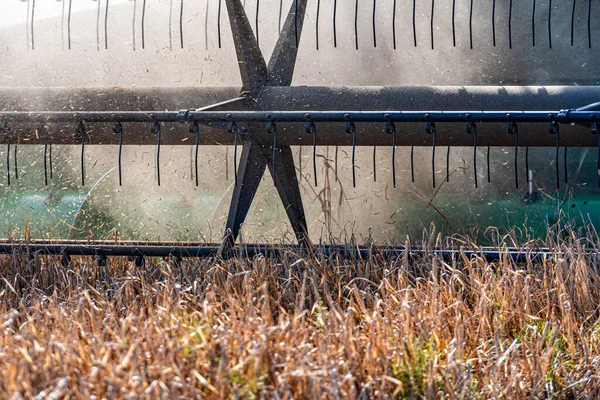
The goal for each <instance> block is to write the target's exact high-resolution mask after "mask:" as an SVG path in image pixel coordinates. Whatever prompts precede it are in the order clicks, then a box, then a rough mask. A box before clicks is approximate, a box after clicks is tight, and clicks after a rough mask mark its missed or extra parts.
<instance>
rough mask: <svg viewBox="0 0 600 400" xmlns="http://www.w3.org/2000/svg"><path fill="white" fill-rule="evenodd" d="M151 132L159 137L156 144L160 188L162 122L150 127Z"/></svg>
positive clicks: (157, 176)
mask: <svg viewBox="0 0 600 400" xmlns="http://www.w3.org/2000/svg"><path fill="white" fill-rule="evenodd" d="M150 131H151V132H152V133H155V134H156V136H157V137H158V140H157V144H156V178H157V182H158V186H160V141H161V136H162V134H161V127H160V122H154V123H152V125H150Z"/></svg>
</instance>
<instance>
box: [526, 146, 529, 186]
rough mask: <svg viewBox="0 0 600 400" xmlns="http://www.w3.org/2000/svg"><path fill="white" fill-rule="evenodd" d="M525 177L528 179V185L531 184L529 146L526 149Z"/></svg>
mask: <svg viewBox="0 0 600 400" xmlns="http://www.w3.org/2000/svg"><path fill="white" fill-rule="evenodd" d="M525 176H526V177H527V183H529V146H526V147H525Z"/></svg>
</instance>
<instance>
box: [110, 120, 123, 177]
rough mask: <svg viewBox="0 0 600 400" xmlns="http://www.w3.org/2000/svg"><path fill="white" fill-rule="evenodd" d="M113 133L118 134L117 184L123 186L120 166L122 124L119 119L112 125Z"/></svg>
mask: <svg viewBox="0 0 600 400" xmlns="http://www.w3.org/2000/svg"><path fill="white" fill-rule="evenodd" d="M112 130H113V133H118V134H119V156H118V158H117V164H118V168H119V186H123V174H122V167H121V157H122V155H123V125H121V123H120V122H119V121H117V122H115V124H114V125H113V128H112Z"/></svg>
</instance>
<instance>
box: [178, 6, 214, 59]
mask: <svg viewBox="0 0 600 400" xmlns="http://www.w3.org/2000/svg"><path fill="white" fill-rule="evenodd" d="M221 3H222V0H219V6H218V8H217V41H218V42H219V48H221ZM182 37H183V35H182ZM182 47H183V46H182Z"/></svg>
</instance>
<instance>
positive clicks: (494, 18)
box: [492, 0, 496, 47]
mask: <svg viewBox="0 0 600 400" xmlns="http://www.w3.org/2000/svg"><path fill="white" fill-rule="evenodd" d="M492 43H493V44H494V47H496V0H493V2H492Z"/></svg>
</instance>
